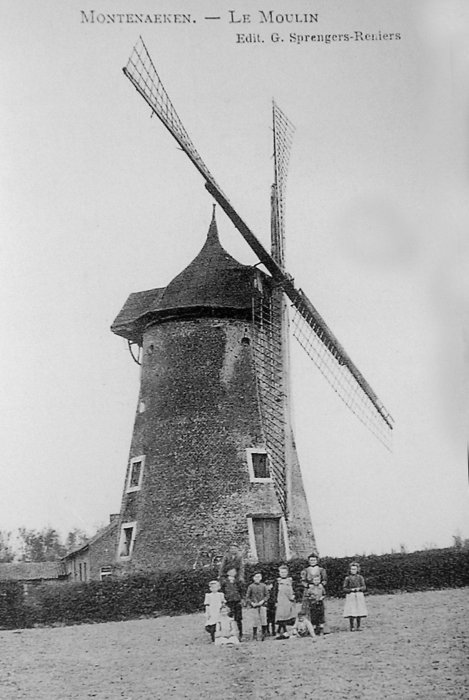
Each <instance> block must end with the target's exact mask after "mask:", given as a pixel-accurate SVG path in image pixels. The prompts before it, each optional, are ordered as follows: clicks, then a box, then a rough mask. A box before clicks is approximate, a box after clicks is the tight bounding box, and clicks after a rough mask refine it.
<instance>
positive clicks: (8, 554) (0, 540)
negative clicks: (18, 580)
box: [0, 530, 15, 564]
mask: <svg viewBox="0 0 469 700" xmlns="http://www.w3.org/2000/svg"><path fill="white" fill-rule="evenodd" d="M14 558H15V550H14V547H13V545H12V542H11V532H8V531H6V530H0V563H2V564H5V563H8V562H11V561H13V560H14Z"/></svg>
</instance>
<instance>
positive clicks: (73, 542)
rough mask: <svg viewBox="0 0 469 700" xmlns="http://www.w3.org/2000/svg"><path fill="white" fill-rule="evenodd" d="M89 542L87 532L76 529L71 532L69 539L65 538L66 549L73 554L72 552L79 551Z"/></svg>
mask: <svg viewBox="0 0 469 700" xmlns="http://www.w3.org/2000/svg"><path fill="white" fill-rule="evenodd" d="M87 541H88V537H87V535H86V532H85V531H84V530H80V529H79V528H77V527H75V528H74V529H73V530H70V532H69V533H68V535H67V537H66V538H65V549H66V550H67V552H71V551H72V550H74V549H78V548H79V547H81V546H83V545H84V544H86V543H87Z"/></svg>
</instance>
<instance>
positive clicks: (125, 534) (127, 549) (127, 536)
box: [119, 525, 134, 557]
mask: <svg viewBox="0 0 469 700" xmlns="http://www.w3.org/2000/svg"><path fill="white" fill-rule="evenodd" d="M133 535H134V526H133V525H128V526H126V525H123V526H122V534H121V546H120V552H119V556H121V557H130V553H131V551H132V543H133Z"/></svg>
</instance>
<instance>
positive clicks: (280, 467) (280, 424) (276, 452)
mask: <svg viewBox="0 0 469 700" xmlns="http://www.w3.org/2000/svg"><path fill="white" fill-rule="evenodd" d="M256 287H257V289H255V290H254V294H253V299H252V325H253V340H254V342H253V359H254V366H255V369H256V378H257V389H258V393H259V406H260V413H261V422H262V430H263V433H264V440H265V447H266V450H267V454H268V455H269V461H270V470H271V474H272V479H273V483H274V488H275V493H276V495H277V498H278V501H279V503H280V506H281V508H282V511H283V513H284V515H285V516H287V515H288V497H287V481H286V468H285V466H286V465H285V412H284V395H283V383H282V377H283V362H282V346H281V342H280V338H279V334H278V326H279V322H280V319H279V318H278V317H277V314H278V310H279V309H278V305H276V304H275V303H273V300H272V296H271V294H270V293H266V291H265V290H264V289H263V288H262V287H263V285H262V282H259V284H258V285H256Z"/></svg>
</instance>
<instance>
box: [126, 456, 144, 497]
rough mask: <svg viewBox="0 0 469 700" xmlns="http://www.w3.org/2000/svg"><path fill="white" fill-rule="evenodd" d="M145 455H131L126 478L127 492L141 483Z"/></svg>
mask: <svg viewBox="0 0 469 700" xmlns="http://www.w3.org/2000/svg"><path fill="white" fill-rule="evenodd" d="M144 464H145V456H144V455H141V456H140V457H133V458H132V459H131V460H130V466H129V476H128V480H127V492H130V491H137V490H138V489H139V488H140V486H141V485H142V476H143V467H144Z"/></svg>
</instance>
